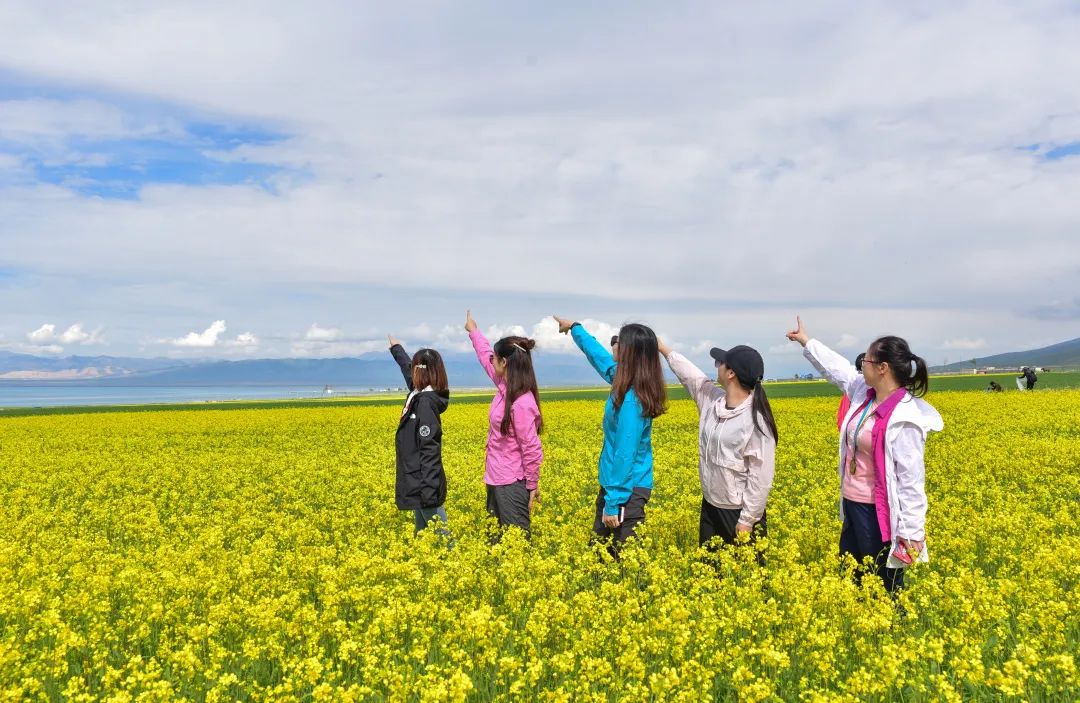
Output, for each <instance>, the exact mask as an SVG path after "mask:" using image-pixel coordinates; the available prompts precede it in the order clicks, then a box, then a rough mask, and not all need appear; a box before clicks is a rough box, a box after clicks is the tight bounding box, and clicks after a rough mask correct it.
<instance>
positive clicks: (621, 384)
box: [555, 316, 667, 558]
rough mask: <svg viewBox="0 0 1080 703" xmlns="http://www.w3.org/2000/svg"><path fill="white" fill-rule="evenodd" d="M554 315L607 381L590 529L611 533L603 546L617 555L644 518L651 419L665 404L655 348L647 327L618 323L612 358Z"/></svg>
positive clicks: (650, 479)
mask: <svg viewBox="0 0 1080 703" xmlns="http://www.w3.org/2000/svg"><path fill="white" fill-rule="evenodd" d="M555 320H556V321H557V322H558V323H559V331H560V332H562V333H564V334H565V333H570V336H571V337H572V338H573V340H574V343H575V344H577V345H578V348H579V349H581V351H583V352H584V353H585V357H586V358H587V359H588V360H589V363H590V364H592V366H593V368H594V369H596V371H597V373H599V374H600V377H601V378H603V379H604V380H605V381H607V382H608V383H610V384H611V395H609V396H608V399H607V404H606V405H605V406H604V449H603V451H601V453H600V466H599V477H600V494H599V495H598V496H597V498H596V519H595V520H594V522H593V532H595V533H596V535H597V536H598V537H601V538H607V537H610V538H611V544H610V545H609V547H608V551H609V552H610V553H611V555H612V556H614V557H615V558H618V555H619V554H618V552H619V546H620V545H621V544H622V543H623V542H625V541H626V540H627V539H629V538H630V537H633V536H634V534H635V530H636V529H637V526H638V525H640V524H641V523H643V522H644V521H645V504H646V503H648V502H649V497H650V496H651V495H652V488H653V475H652V468H653V455H652V421H653V418H656V417H659V416H660V415H662V414H663V413H664V410H666V405H667V389H666V388H665V386H664V373H663V370H662V369H661V368H660V349H659V346H658V345H657V341H656V334H655V333H653V331H652V330H651V329H649V328H648V327H646V326H645V325H639V324H629V325H624V326H623V328H622V329H621V330H619V341H618V344H617V345H613V346H615V349H616V351H615V353H616V354H617V356H618V358H616V357H614V356H612V354H611V352H609V351H608V350H607V349H605V348H604V345H602V344H601V343H600V342H598V341H596V339H595V338H594V337H593V336H592V335H590V334H589V333H588V332H586V331H585V328H584V327H582V326H581V324H580V323H578V322H573V321H571V320H564V319H562V318H560V317H558V316H556V317H555Z"/></svg>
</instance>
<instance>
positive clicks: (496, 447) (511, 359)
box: [465, 311, 544, 536]
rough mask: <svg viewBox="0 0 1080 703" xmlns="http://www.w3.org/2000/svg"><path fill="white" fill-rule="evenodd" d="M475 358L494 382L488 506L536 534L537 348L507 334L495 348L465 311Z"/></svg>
mask: <svg viewBox="0 0 1080 703" xmlns="http://www.w3.org/2000/svg"><path fill="white" fill-rule="evenodd" d="M465 330H466V331H467V332H468V333H469V339H470V340H471V341H472V345H473V349H474V350H475V351H476V359H477V360H478V361H479V362H480V365H481V366H482V367H484V371H485V372H487V375H488V378H490V379H491V381H492V383H494V384H495V397H494V398H492V399H491V408H490V409H489V410H488V436H487V454H486V458H485V467H484V483H485V484H486V485H487V509H488V512H489V513H490V514H491V515H493V516H494V517H495V518H496V519H498V521H499V525H500V526H503V527H505V526H507V525H516V526H517V527H520V528H521V529H523V530H525V535H526V536H529V535H530V534H531V527H532V511H533V508H534V507H535V505H536V501H537V500H538V499H539V497H540V463H541V462H542V461H543V460H544V450H543V448H542V447H541V445H540V431H541V430H542V429H543V426H544V421H543V418H542V417H541V415H540V393H539V390H538V389H537V385H536V374H535V372H534V371H533V363H532V349H533V347H534V346H536V342H535V341H533V340H531V339H528V338H526V337H518V336H511V337H503V338H502V339H500V340H499V341H497V342H495V347H494V348H492V346H491V344H490V343H489V342H488V340H487V338H486V337H484V335H483V333H481V332H480V330H479V329H478V328H477V325H476V321H475V320H473V318H472V312H471V311H469V312H467V313H466V314H465Z"/></svg>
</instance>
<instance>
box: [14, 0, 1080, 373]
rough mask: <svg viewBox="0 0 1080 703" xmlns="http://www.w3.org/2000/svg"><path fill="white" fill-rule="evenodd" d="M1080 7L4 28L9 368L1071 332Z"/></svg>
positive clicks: (946, 342)
mask: <svg viewBox="0 0 1080 703" xmlns="http://www.w3.org/2000/svg"><path fill="white" fill-rule="evenodd" d="M1078 75H1080V9H1078V8H1077V6H1076V5H1075V3H1066V2H1060V3H1058V2H1038V1H1033V0H1023V1H1021V2H1012V3H1010V2H991V3H987V2H971V3H965V2H957V3H945V4H942V3H929V2H927V3H921V2H914V3H895V2H883V3H874V2H865V3H829V2H813V3H803V2H799V3H795V2H793V3H787V4H782V3H724V4H721V3H682V2H665V3H647V4H646V3H637V4H630V3H621V2H593V3H580V2H572V3H571V2H567V3H560V2H552V3H539V4H538V3H532V2H528V3H524V2H506V1H505V0H499V1H498V2H417V3H406V4H402V3H354V2H329V1H327V2H320V1H317V0H313V1H310V2H305V3H296V2H276V1H275V0H264V1H262V2H258V3H255V2H229V3H221V2H203V1H201V0H185V2H143V3H131V2H126V1H125V2H113V1H111V0H97V1H96V2H93V3H75V2H70V3H64V2H60V3H41V2H32V1H29V0H9V1H8V2H4V3H2V4H0V301H2V303H3V311H4V314H3V315H2V316H0V348H3V349H7V350H10V351H20V352H26V351H29V352H33V353H40V354H71V353H78V354H97V353H107V354H115V355H140V356H150V355H154V356H156V355H181V356H207V357H216V356H220V357H226V358H243V357H263V356H292V355H308V356H341V355H348V354H356V353H361V352H364V351H370V350H375V349H381V348H383V346H384V339H385V335H386V334H387V333H393V334H395V335H397V336H399V337H401V338H403V339H405V340H407V341H409V342H410V343H411V344H421V343H435V344H439V345H441V346H444V347H447V348H450V347H454V346H460V345H461V344H462V343H463V342H464V340H465V338H464V333H463V332H462V331H461V324H462V322H463V318H464V310H465V309H466V308H472V310H473V312H474V315H475V316H476V318H477V319H478V321H479V322H480V323H481V325H482V326H483V327H485V328H488V327H490V328H491V331H492V332H494V333H498V332H501V331H503V330H507V329H510V328H512V327H514V326H520V327H521V328H523V329H524V330H525V331H527V332H529V333H532V334H536V335H537V336H538V337H539V341H540V343H541V345H542V346H546V347H547V348H548V349H550V350H551V351H552V352H553V353H554V352H558V353H563V352H567V351H569V350H567V349H566V347H565V344H562V345H560V344H558V342H560V341H562V340H557V339H556V336H555V335H554V332H553V329H552V327H551V326H550V325H549V324H548V323H543V322H542V320H543V319H544V317H545V316H546V315H550V314H551V313H558V314H560V315H562V316H565V317H574V318H588V319H589V320H591V321H593V322H590V325H591V326H592V327H593V329H594V330H596V331H599V332H601V333H602V332H606V330H608V329H610V328H611V327H617V326H618V325H619V324H621V323H623V322H627V321H638V322H646V323H649V324H651V325H653V326H654V327H655V328H656V329H657V330H658V331H659V332H660V333H661V334H663V335H664V336H665V337H667V338H668V339H669V340H671V341H673V342H674V343H676V344H677V345H679V346H681V347H682V348H683V349H685V350H687V351H689V352H691V353H694V354H696V355H700V354H701V351H702V350H703V349H706V348H707V347H708V346H709V345H711V344H713V343H715V344H720V345H726V344H735V343H748V344H752V345H755V346H757V347H759V348H760V349H762V350H763V351H765V352H766V363H767V365H768V371H769V372H770V375H772V372H774V371H775V372H776V373H780V372H787V371H789V370H797V369H803V370H808V367H807V366H806V365H805V363H803V362H802V361H801V358H800V357H799V356H798V354H797V348H795V345H792V344H789V343H786V342H785V341H784V337H783V334H784V332H785V331H786V330H787V329H788V328H789V326H790V324H791V323H792V322H793V320H794V316H795V314H796V313H800V314H801V315H802V316H803V319H804V321H805V322H806V324H807V327H808V329H809V330H810V332H811V333H812V334H815V336H818V337H820V338H821V339H823V340H824V341H826V342H827V343H830V344H834V345H837V346H839V347H842V348H843V349H844V350H845V351H848V350H850V351H851V352H852V354H854V352H855V351H857V350H860V349H862V348H865V345H866V343H867V342H868V341H870V340H871V339H872V338H873V337H875V336H877V335H880V334H884V333H891V334H900V335H902V336H905V337H907V338H908V339H909V340H910V341H911V342H912V345H913V347H914V348H915V350H916V351H917V352H919V353H921V354H922V355H923V356H925V357H927V358H928V359H930V360H931V362H933V363H940V362H941V361H944V360H945V359H949V360H951V361H957V360H960V359H967V358H971V357H972V356H979V355H986V354H990V353H994V352H999V351H1012V350H1016V349H1021V348H1031V347H1035V346H1042V345H1044V344H1049V343H1053V342H1057V341H1062V340H1064V339H1069V338H1072V337H1076V336H1078V335H1080V246H1078V244H1077V239H1078V237H1080V196H1078V194H1080V81H1078V80H1077V78H1076V77H1077V76H1078Z"/></svg>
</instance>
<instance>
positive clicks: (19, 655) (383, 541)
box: [0, 391, 1080, 702]
mask: <svg viewBox="0 0 1080 703" xmlns="http://www.w3.org/2000/svg"><path fill="white" fill-rule="evenodd" d="M930 400H931V402H932V403H934V404H935V405H936V407H938V408H939V409H940V410H941V412H942V415H943V416H944V417H945V423H946V429H945V432H944V433H943V434H941V435H937V436H934V437H932V438H931V440H930V442H929V444H928V448H927V474H928V492H929V496H930V510H929V521H928V534H929V548H930V553H931V562H930V564H928V565H920V566H918V567H915V568H914V569H913V570H912V571H911V573H910V574H909V577H908V584H909V587H908V589H907V590H906V591H905V592H904V593H903V595H902V596H901V602H902V605H903V608H904V609H906V616H901V615H900V614H899V612H898V608H896V607H894V606H893V604H892V603H891V601H890V600H889V598H888V596H887V595H886V594H884V593H883V591H882V589H881V587H880V583H879V582H877V581H876V580H874V579H866V580H865V582H864V583H863V585H862V586H861V587H856V586H855V585H854V584H853V582H852V581H851V579H850V578H848V573H849V571H850V566H851V565H850V564H843V563H841V562H840V560H839V559H838V558H837V541H838V535H839V530H840V525H839V522H838V518H837V512H836V503H837V494H838V491H837V483H838V479H837V476H836V458H835V457H836V428H835V422H834V418H835V410H836V402H835V401H834V400H831V399H790V400H777V401H774V404H773V407H774V410H775V413H776V417H777V420H778V422H779V426H780V433H781V442H780V447H779V453H778V465H777V471H776V486H775V488H774V490H773V494H772V497H771V499H770V503H769V508H768V511H769V513H768V514H769V529H770V537H769V539H768V541H767V545H766V551H767V566H766V567H765V568H764V569H761V568H759V567H758V566H757V564H756V563H755V562H754V560H753V557H752V555H750V554H746V553H745V551H746V550H731V549H728V550H727V551H725V552H723V553H722V554H721V556H720V558H719V560H718V561H717V562H716V563H708V562H707V561H704V560H703V559H702V555H701V554H700V553H699V552H698V550H697V515H698V507H699V505H700V491H699V487H698V478H697V469H696V466H697V437H696V426H697V419H696V417H697V416H696V411H695V409H694V407H693V406H692V405H691V404H690V403H689V402H688V401H679V402H674V403H672V406H671V411H670V412H669V413H668V414H667V415H664V416H663V417H661V418H660V419H658V420H657V421H656V423H655V425H654V431H655V440H654V446H655V449H656V470H655V477H656V490H655V492H654V498H653V500H652V501H651V503H650V504H649V519H648V523H647V525H646V528H645V529H644V535H645V536H644V538H643V539H642V540H640V541H639V542H638V543H637V544H634V545H632V546H630V547H628V548H626V549H625V550H624V560H623V562H622V563H612V562H611V561H610V560H609V559H602V558H601V556H600V555H599V554H598V551H597V550H595V549H593V548H591V547H590V545H589V536H590V527H591V523H592V517H593V501H594V500H595V496H596V490H597V485H596V468H595V467H596V460H597V457H598V454H599V451H600V448H601V431H600V419H601V414H602V411H603V406H602V404H601V403H599V402H591V401H563V402H550V403H547V404H545V405H544V412H545V425H546V431H545V433H544V435H543V439H544V449H545V453H546V461H545V463H544V467H543V470H542V475H541V489H542V495H543V498H542V500H543V502H542V505H541V507H540V509H539V511H538V513H537V514H536V516H535V518H534V522H533V530H534V541H533V542H532V544H531V545H530V544H526V543H525V542H524V540H523V539H521V538H520V536H519V535H518V534H516V533H514V534H511V535H509V536H508V537H506V538H505V539H504V540H503V541H502V542H501V543H500V544H498V545H497V546H494V547H493V546H489V544H488V540H487V537H486V529H487V525H486V518H485V513H484V487H483V483H482V476H483V451H484V448H483V441H484V437H485V432H486V429H487V418H486V413H487V407H486V406H485V405H482V404H478V405H461V404H459V405H457V406H455V405H454V404H453V403H451V407H450V410H449V411H448V413H447V415H446V416H444V423H445V425H444V426H445V436H446V441H445V454H444V458H445V462H446V465H447V474H448V477H449V484H450V491H449V499H448V501H447V506H446V507H447V512H448V513H449V516H450V526H451V528H452V530H453V533H454V537H455V539H456V547H455V548H454V549H453V550H452V551H448V550H447V549H445V548H444V546H443V545H441V544H439V543H438V541H437V539H436V537H435V535H434V534H423V535H421V537H420V538H418V539H416V538H414V537H413V527H412V516H411V515H406V514H402V513H400V512H398V511H397V510H396V509H395V508H394V505H393V482H394V455H393V432H394V427H395V423H396V421H397V417H398V409H397V408H395V407H337V408H335V407H326V408H316V409H299V410H297V409H293V410H274V409H267V410H235V411H157V412H132V413H110V414H86V415H67V416H46V417H25V418H7V419H0V462H2V463H0V699H2V700H5V701H23V700H68V701H89V700H100V699H107V700H112V701H164V700H173V699H193V700H207V701H221V700H233V699H244V700H248V699H250V700H260V701H262V700H282V701H285V700H297V699H301V700H315V701H323V700H342V701H348V700H355V701H368V700H371V701H494V700H505V701H574V702H578V701H633V702H639V701H650V700H662V701H668V700H670V701H712V700H739V701H766V700H802V701H819V700H821V701H824V700H848V701H867V700H869V701H875V700H877V701H901V700H902V701H917V700H947V701H961V700H971V699H977V700H1002V699H1005V700H1008V699H1016V700H1043V701H1058V700H1069V701H1071V700H1076V699H1077V698H1078V697H1080V673H1078V671H1077V663H1078V662H1077V657H1078V650H1080V617H1078V615H1080V605H1078V604H1080V596H1078V593H1077V589H1078V587H1080V391H1046V392H1038V393H1032V394H1020V393H1013V394H984V393H938V394H935V395H934V396H933V397H931V398H930Z"/></svg>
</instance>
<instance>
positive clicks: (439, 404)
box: [417, 391, 450, 415]
mask: <svg viewBox="0 0 1080 703" xmlns="http://www.w3.org/2000/svg"><path fill="white" fill-rule="evenodd" d="M417 396H418V397H424V398H428V399H429V400H431V402H432V403H433V404H434V405H435V410H437V411H438V412H439V414H440V415H442V414H443V413H444V412H446V408H447V407H448V406H449V405H450V391H420V392H419V393H417Z"/></svg>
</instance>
